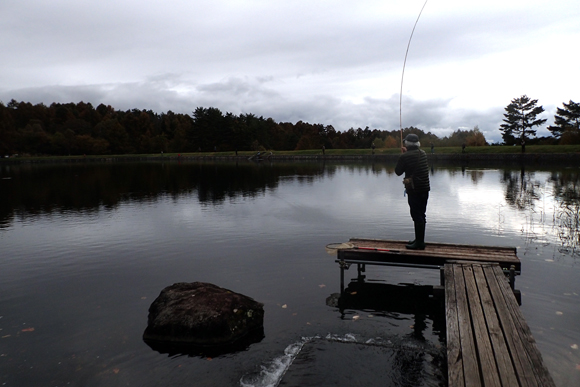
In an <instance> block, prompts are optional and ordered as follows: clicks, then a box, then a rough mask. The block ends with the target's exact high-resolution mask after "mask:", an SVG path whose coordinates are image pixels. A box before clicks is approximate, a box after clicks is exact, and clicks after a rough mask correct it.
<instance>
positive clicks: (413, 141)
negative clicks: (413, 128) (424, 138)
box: [403, 133, 421, 148]
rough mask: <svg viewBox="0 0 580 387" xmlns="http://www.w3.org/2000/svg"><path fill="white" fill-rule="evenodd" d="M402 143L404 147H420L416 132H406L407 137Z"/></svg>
mask: <svg viewBox="0 0 580 387" xmlns="http://www.w3.org/2000/svg"><path fill="white" fill-rule="evenodd" d="M403 143H404V145H405V147H406V148H408V147H410V146H416V147H420V146H421V143H420V142H419V137H418V136H417V135H416V134H413V133H411V134H408V135H407V137H405V139H404V140H403Z"/></svg>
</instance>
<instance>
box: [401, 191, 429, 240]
mask: <svg viewBox="0 0 580 387" xmlns="http://www.w3.org/2000/svg"><path fill="white" fill-rule="evenodd" d="M408 197H409V199H408V202H409V208H410V210H411V218H413V223H414V228H415V240H414V241H410V242H409V244H408V245H406V246H405V247H406V248H407V249H411V250H424V249H425V223H426V216H425V213H426V211H427V201H428V199H429V192H425V193H419V194H413V195H408Z"/></svg>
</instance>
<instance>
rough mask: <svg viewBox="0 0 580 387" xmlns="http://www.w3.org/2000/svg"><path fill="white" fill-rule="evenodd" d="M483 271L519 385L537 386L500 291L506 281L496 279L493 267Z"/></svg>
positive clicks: (530, 365) (503, 278) (500, 278)
mask: <svg viewBox="0 0 580 387" xmlns="http://www.w3.org/2000/svg"><path fill="white" fill-rule="evenodd" d="M483 270H484V274H485V276H486V279H487V283H488V285H489V290H490V293H491V297H492V298H493V299H494V300H496V302H495V307H496V312H497V315H498V317H499V322H500V325H501V328H502V331H503V333H504V337H505V338H506V343H507V346H508V350H509V353H510V356H511V358H512V362H513V364H514V369H515V372H516V375H517V378H518V381H519V385H520V386H524V387H526V386H537V385H538V384H537V383H536V379H535V377H534V370H533V368H532V364H531V362H530V359H529V358H528V356H527V353H526V350H525V347H524V345H523V342H522V340H521V338H520V336H519V334H518V330H517V328H516V325H515V322H514V320H513V318H512V315H511V310H510V309H508V307H507V304H506V303H505V297H504V295H503V292H502V290H501V289H502V287H501V284H502V282H507V281H506V279H505V277H504V276H503V274H502V277H498V276H497V271H495V270H494V268H493V267H484V268H483ZM508 287H509V285H508ZM510 291H511V290H510ZM512 297H513V295H512ZM514 298H515V297H514Z"/></svg>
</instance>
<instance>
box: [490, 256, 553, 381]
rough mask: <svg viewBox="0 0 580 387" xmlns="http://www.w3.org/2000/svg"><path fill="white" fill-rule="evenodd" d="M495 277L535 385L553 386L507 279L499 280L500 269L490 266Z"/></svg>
mask: <svg viewBox="0 0 580 387" xmlns="http://www.w3.org/2000/svg"><path fill="white" fill-rule="evenodd" d="M492 270H493V272H494V274H495V277H496V278H497V279H498V285H499V287H500V290H501V292H502V294H503V297H504V300H505V303H506V305H507V307H508V310H509V311H510V314H511V315H512V316H513V317H514V322H515V324H516V330H517V331H518V333H519V335H520V337H521V340H522V343H523V345H524V347H525V351H526V354H527V356H528V358H529V359H530V361H531V363H532V369H533V371H534V375H535V376H536V379H537V385H540V386H550V387H551V386H555V383H554V380H553V379H552V377H551V376H550V373H549V372H548V369H547V368H546V366H545V364H544V361H543V359H542V354H541V353H540V351H539V349H538V347H537V345H536V340H535V339H534V337H533V336H532V332H531V330H530V327H529V326H528V324H527V323H526V321H525V319H524V316H523V314H522V312H521V310H520V308H519V305H518V303H517V300H516V299H515V297H514V295H513V292H512V290H511V288H510V287H509V284H508V283H507V281H500V280H499V278H501V276H500V273H501V270H498V268H497V267H496V268H492Z"/></svg>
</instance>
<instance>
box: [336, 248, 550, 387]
mask: <svg viewBox="0 0 580 387" xmlns="http://www.w3.org/2000/svg"><path fill="white" fill-rule="evenodd" d="M405 244H406V242H403V241H386V240H373V239H351V240H350V241H349V242H348V243H344V244H341V245H340V246H333V247H335V248H336V247H338V250H337V251H338V252H337V260H336V262H337V263H339V265H340V271H341V292H342V291H343V287H344V270H345V269H348V268H349V267H350V265H352V264H356V265H357V270H358V278H359V280H361V281H362V280H363V279H364V277H365V276H364V275H362V272H364V271H365V269H366V267H365V266H366V265H388V266H411V267H420V268H435V269H440V270H441V282H442V284H441V285H442V288H443V289H444V292H445V315H446V332H447V334H446V337H447V364H448V385H449V386H554V382H553V380H552V378H551V377H550V375H549V372H548V370H547V369H546V367H545V365H544V364H543V360H542V356H541V354H540V352H539V350H538V348H537V347H536V343H535V340H534V338H533V337H532V334H531V331H530V329H529V327H528V325H527V323H526V322H525V320H524V318H523V315H522V313H521V311H520V309H519V306H518V301H517V299H516V296H514V293H515V291H514V289H513V287H514V276H515V273H519V272H520V270H521V264H520V260H519V259H518V257H517V255H516V250H515V248H502V247H486V246H468V245H450V244H427V247H426V249H425V250H422V251H417V250H406V249H405V246H404V245H405ZM329 246H330V245H329ZM506 275H509V280H508V279H506ZM510 285H511V286H510ZM443 289H442V290H443Z"/></svg>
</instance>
